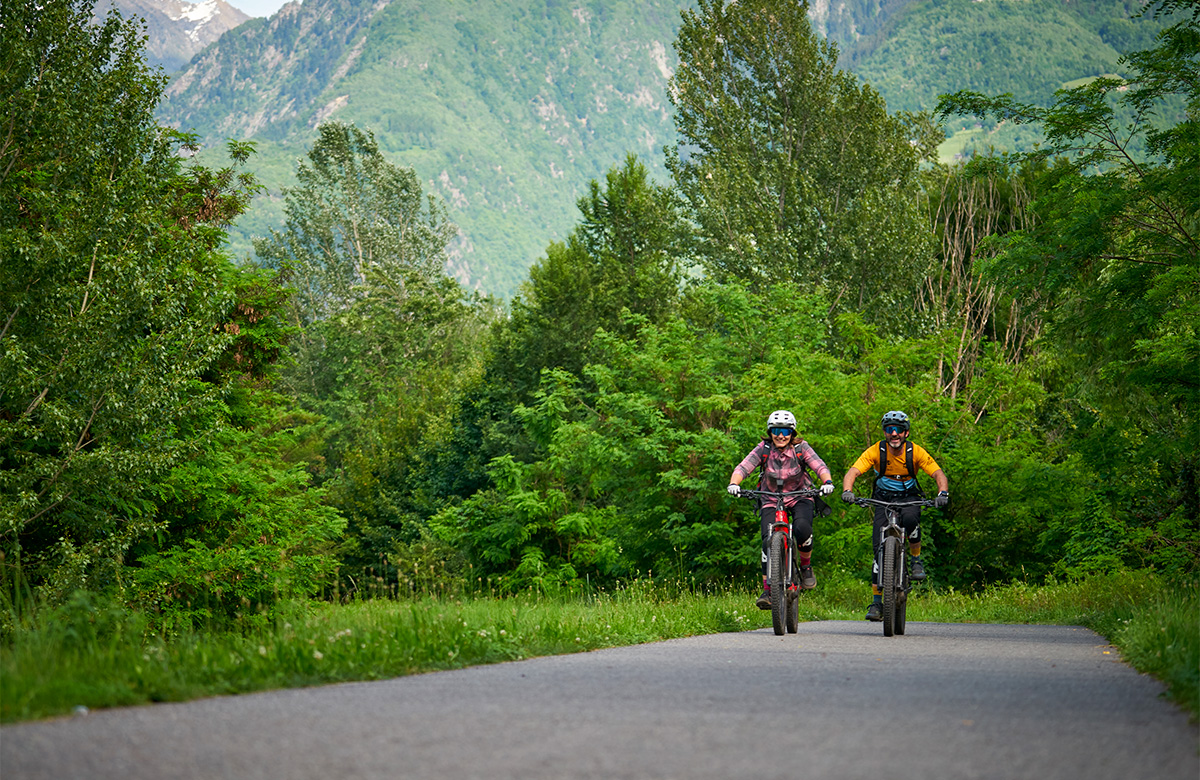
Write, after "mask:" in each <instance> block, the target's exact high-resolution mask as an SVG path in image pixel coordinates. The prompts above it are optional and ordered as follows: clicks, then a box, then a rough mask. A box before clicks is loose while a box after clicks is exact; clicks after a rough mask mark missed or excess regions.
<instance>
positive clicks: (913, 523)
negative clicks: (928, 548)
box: [900, 506, 925, 581]
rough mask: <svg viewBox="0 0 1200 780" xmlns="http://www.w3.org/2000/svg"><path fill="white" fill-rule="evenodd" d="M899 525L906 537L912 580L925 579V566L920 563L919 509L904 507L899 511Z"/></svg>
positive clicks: (916, 507) (917, 507)
mask: <svg viewBox="0 0 1200 780" xmlns="http://www.w3.org/2000/svg"><path fill="white" fill-rule="evenodd" d="M900 525H902V526H904V535H905V536H907V537H908V554H909V555H910V556H912V561H911V563H912V566H911V571H912V578H913V579H914V580H917V581H920V580H923V579H925V564H924V562H922V561H921V507H919V506H906V507H904V509H902V510H900Z"/></svg>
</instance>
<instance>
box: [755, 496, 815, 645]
mask: <svg viewBox="0 0 1200 780" xmlns="http://www.w3.org/2000/svg"><path fill="white" fill-rule="evenodd" d="M820 493H821V491H820V489H819V488H812V489H809V490H790V491H786V492H773V491H767V490H748V489H743V490H742V492H741V496H743V497H745V498H751V499H754V501H755V503H756V504H757V505H759V506H761V503H762V501H764V500H765V499H768V498H771V499H777V500H778V504H777V505H776V507H775V519H774V520H773V521H772V522H771V530H770V534H769V536H768V539H769V542H768V546H767V549H768V551H769V552H768V553H767V582H768V583H769V584H770V589H771V623H772V625H773V627H774V629H775V635H776V636H782V635H783V633H784V631H785V630H786V631H787V633H789V634H794V633H796V631H798V630H799V625H800V603H799V595H800V588H799V585H798V580H799V577H798V576H797V574H798V572H797V569H796V558H795V547H796V543H795V540H794V539H792V524H791V521H790V520H789V519H788V513H787V509H786V508H784V499H785V498H789V497H792V496H799V497H801V498H813V497H815V496H818V495H820Z"/></svg>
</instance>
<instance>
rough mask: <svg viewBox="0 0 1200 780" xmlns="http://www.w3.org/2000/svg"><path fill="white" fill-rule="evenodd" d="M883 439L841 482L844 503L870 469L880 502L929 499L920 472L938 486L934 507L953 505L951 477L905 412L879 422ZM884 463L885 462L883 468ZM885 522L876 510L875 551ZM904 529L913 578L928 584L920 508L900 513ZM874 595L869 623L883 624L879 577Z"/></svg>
mask: <svg viewBox="0 0 1200 780" xmlns="http://www.w3.org/2000/svg"><path fill="white" fill-rule="evenodd" d="M880 423H881V424H882V426H883V434H884V438H883V439H882V440H880V441H878V442H876V443H875V444H873V445H871V446H870V447H868V448H867V449H866V450H865V451H864V452H863V454H862V455H860V456H858V460H856V461H854V465H853V466H851V467H850V470H849V471H847V472H846V476H845V477H843V478H842V500H843V501H845V502H847V503H849V502H851V501H853V500H854V492H853V491H854V481H855V480H856V479H858V476H859V475H860V474H864V473H866V471H867V469H875V472H876V474H878V475H879V476H877V477H876V478H875V485H874V488H873V491H872V494H871V497H872V498H876V499H879V500H880V501H903V500H905V499H913V498H921V497H923V496H924V494H923V493H922V492H921V487H920V486H919V485H918V484H917V470H918V469H920V470H921V471H924V472H925V473H926V474H928V475H929V476H931V477H933V480H934V482H936V483H937V488H938V494H937V496H936V497H935V498H934V503H935V504H936V505H937V506H938V507H939V508H940V507H944V506H945V505H946V503H947V502H948V501H949V500H950V483H949V481H948V480H947V479H946V472H944V471H942V469H941V467H940V466H938V464H937V461H935V460H934V459H933V457H932V456H931V455H930V454H929V453H928V452H927V451H926V450H925V448H924V447H922V446H920V445H918V444H913V443H911V442H909V440H908V434H909V430H910V427H911V426H910V424H909V420H908V415H907V414H905V413H904V412H899V411H892V412H888V413H887V414H885V415H883V419H882V420H880ZM881 460H886V462H885V463H881V462H880V461H881ZM884 522H885V514H884V510H883V507H875V524H874V528H873V529H872V531H871V549H872V550H876V551H878V548H879V541H880V534H881V532H882V529H883V525H884ZM900 524H901V525H902V526H904V532H905V534H907V535H908V551H909V554H910V555H911V556H912V578H913V579H914V580H923V579H925V565H924V563H922V562H921V507H919V506H909V507H904V508H903V509H901V510H900ZM871 590H872V592H873V593H874V596H875V597H874V599H872V601H871V606H870V607H869V608H868V609H867V620H883V609H882V606H881V601H882V592H883V591H882V590H880V588H879V572H877V571H872V573H871Z"/></svg>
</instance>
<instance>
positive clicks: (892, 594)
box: [852, 496, 936, 636]
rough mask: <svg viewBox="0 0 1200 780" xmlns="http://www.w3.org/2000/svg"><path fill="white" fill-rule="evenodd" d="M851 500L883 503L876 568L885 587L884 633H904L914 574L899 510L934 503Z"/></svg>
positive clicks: (870, 499) (869, 499)
mask: <svg viewBox="0 0 1200 780" xmlns="http://www.w3.org/2000/svg"><path fill="white" fill-rule="evenodd" d="M852 503H855V504H858V505H859V506H881V507H883V511H884V515H883V516H884V524H883V528H882V530H881V531H880V535H879V547H878V548H876V550H875V571H876V572H878V573H879V588H880V590H882V591H883V635H884V636H893V635H895V634H901V635H903V634H904V623H905V619H906V617H907V612H908V592H909V591H910V590H912V577H911V576H910V572H909V570H908V555H907V545H906V544H905V543H904V542H905V538H904V528H903V526H901V525H900V510H901V509H903V508H904V507H906V506H919V507H933V506H936V504H934V502H933V501H930V500H929V499H927V498H926V499H921V500H918V501H881V500H879V499H877V498H861V497H858V496H855V498H854V501H853V502H852Z"/></svg>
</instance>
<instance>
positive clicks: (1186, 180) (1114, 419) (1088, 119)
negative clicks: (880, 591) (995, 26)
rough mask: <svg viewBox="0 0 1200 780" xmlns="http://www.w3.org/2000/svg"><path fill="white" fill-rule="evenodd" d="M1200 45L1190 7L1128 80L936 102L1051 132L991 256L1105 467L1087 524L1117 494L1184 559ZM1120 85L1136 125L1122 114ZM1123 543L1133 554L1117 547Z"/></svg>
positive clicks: (1190, 538)
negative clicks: (1174, 114) (1025, 304)
mask: <svg viewBox="0 0 1200 780" xmlns="http://www.w3.org/2000/svg"><path fill="white" fill-rule="evenodd" d="M1173 7H1174V4H1173V3H1155V4H1154V5H1153V6H1151V8H1152V9H1153V10H1154V11H1155V12H1164V11H1169V10H1171V9H1172V8H1173ZM1198 53H1200V20H1198V17H1197V11H1196V10H1195V9H1194V8H1193V9H1192V12H1191V14H1190V15H1188V14H1185V15H1184V18H1182V19H1180V20H1178V21H1177V22H1175V23H1174V24H1172V25H1171V26H1170V27H1168V28H1167V29H1165V30H1164V31H1163V32H1162V33H1161V34H1160V36H1159V37H1158V39H1157V45H1156V46H1155V48H1153V49H1149V50H1146V51H1143V52H1138V53H1136V54H1132V55H1130V56H1128V57H1126V58H1124V59H1123V60H1122V62H1123V64H1124V65H1126V66H1127V67H1128V68H1129V70H1130V71H1131V73H1132V75H1131V77H1130V78H1129V79H1128V80H1127V81H1120V80H1116V79H1098V80H1096V81H1093V82H1091V83H1089V84H1087V85H1084V86H1080V87H1076V88H1074V89H1071V90H1064V91H1062V92H1059V93H1058V94H1057V96H1056V100H1055V102H1054V104H1053V105H1052V106H1050V107H1049V108H1041V107H1038V106H1033V105H1026V104H1023V103H1019V102H1017V101H1015V100H1013V99H1012V98H1011V97H1010V96H1006V95H1002V96H1000V97H996V98H988V97H985V96H982V95H978V94H970V93H958V94H956V95H951V96H946V97H945V98H944V99H943V102H942V105H941V109H940V110H941V112H942V113H943V115H945V114H949V113H972V114H982V113H987V114H991V115H994V116H997V117H1003V118H1006V119H1008V120H1011V121H1015V122H1037V123H1040V124H1041V125H1042V126H1043V127H1044V130H1045V133H1046V137H1047V140H1048V147H1047V148H1046V149H1045V150H1044V151H1039V152H1036V153H1031V154H1029V155H1026V158H1030V159H1034V160H1038V159H1043V158H1045V157H1048V156H1051V155H1060V157H1059V158H1058V159H1057V161H1056V163H1055V165H1053V166H1052V167H1051V168H1050V169H1049V170H1048V171H1046V172H1045V173H1044V174H1043V175H1042V177H1041V180H1040V181H1039V183H1038V189H1039V190H1040V193H1041V194H1040V196H1039V197H1038V198H1037V199H1036V200H1035V202H1034V204H1033V212H1034V223H1033V225H1031V226H1030V227H1027V228H1025V229H1023V230H1017V231H1013V232H1011V233H1009V234H1008V235H1007V236H1005V237H1004V239H1003V240H1002V241H998V242H996V243H995V246H996V247H998V248H999V251H998V253H997V254H996V256H995V257H994V259H991V260H989V261H988V263H987V265H986V267H985V270H986V272H987V274H988V275H989V276H990V278H991V279H993V280H995V281H996V282H997V283H998V284H1001V285H1003V286H1004V287H1005V288H1007V289H1008V290H1009V291H1010V293H1011V294H1013V295H1016V296H1020V297H1023V298H1024V299H1025V300H1027V301H1032V302H1035V303H1036V304H1037V305H1038V306H1039V307H1040V308H1041V309H1042V316H1043V318H1044V320H1045V322H1046V328H1045V333H1046V335H1045V338H1044V339H1043V341H1042V342H1041V344H1040V347H1041V349H1042V350H1043V352H1044V354H1046V355H1047V356H1050V361H1048V364H1049V365H1051V366H1052V371H1051V372H1049V375H1048V376H1047V387H1048V389H1050V391H1051V392H1052V393H1054V394H1055V395H1056V402H1057V403H1058V404H1060V405H1061V406H1062V407H1063V408H1064V409H1065V410H1066V413H1067V419H1068V420H1070V424H1071V427H1070V429H1068V430H1066V431H1063V434H1065V435H1066V436H1068V437H1069V439H1070V445H1069V446H1070V447H1071V449H1073V450H1075V451H1077V452H1079V453H1080V454H1081V455H1082V456H1083V457H1084V460H1085V462H1087V463H1089V464H1092V468H1093V469H1094V470H1096V471H1097V472H1099V473H1100V474H1102V475H1103V480H1102V481H1098V483H1097V485H1096V487H1095V490H1096V491H1097V492H1098V494H1099V495H1100V496H1102V497H1103V498H1102V500H1101V501H1100V503H1098V504H1097V503H1095V502H1094V501H1093V502H1092V503H1090V504H1088V507H1089V508H1088V510H1087V511H1086V512H1085V513H1084V514H1082V515H1078V517H1079V518H1080V519H1081V521H1082V522H1083V523H1084V525H1083V527H1082V529H1081V531H1080V532H1081V533H1083V535H1084V537H1086V538H1089V539H1090V538H1094V536H1095V533H1093V532H1099V533H1101V535H1103V533H1109V531H1103V530H1102V529H1101V527H1103V528H1108V527H1109V522H1108V521H1107V520H1105V519H1104V512H1106V511H1108V510H1107V509H1103V510H1102V508H1103V507H1107V506H1111V507H1115V508H1116V509H1117V510H1118V511H1119V513H1120V519H1119V520H1114V521H1113V522H1118V523H1120V524H1123V525H1124V526H1126V527H1127V528H1128V529H1129V530H1128V531H1127V533H1128V535H1130V536H1131V537H1132V538H1133V540H1134V541H1135V542H1136V544H1137V546H1138V547H1139V548H1140V550H1141V554H1142V555H1148V556H1150V558H1151V559H1155V560H1159V558H1158V556H1159V555H1160V554H1161V555H1162V556H1163V557H1162V559H1161V560H1162V562H1163V563H1164V565H1167V566H1169V567H1171V568H1172V570H1175V571H1178V569H1177V566H1178V565H1179V562H1180V561H1181V560H1183V558H1185V557H1186V556H1181V555H1179V554H1178V547H1179V546H1180V545H1182V546H1183V547H1185V548H1187V549H1189V550H1190V555H1191V557H1192V561H1193V563H1192V564H1190V565H1189V568H1194V562H1195V560H1197V556H1198V555H1200V549H1197V548H1196V547H1195V546H1194V545H1195V542H1196V540H1197V539H1198V538H1200V501H1198V499H1197V490H1196V477H1195V474H1196V472H1197V467H1198V465H1200V463H1198V460H1197V456H1196V453H1195V451H1194V449H1193V448H1192V447H1191V446H1190V444H1189V443H1188V442H1190V440H1191V439H1192V438H1194V434H1195V431H1196V425H1197V419H1198V414H1200V385H1198V384H1197V382H1196V366H1197V365H1198V364H1200V334H1198V333H1197V330H1196V327H1195V325H1196V321H1197V318H1198V315H1200V308H1198V307H1200V263H1198V262H1197V257H1198V248H1200V191H1198V190H1197V189H1196V187H1195V171H1196V170H1197V169H1200V151H1198V150H1200V142H1198V140H1197V139H1198V133H1200V120H1198V118H1197V112H1200V89H1198V87H1197V85H1200V54H1198ZM1113 94H1117V95H1120V97H1119V98H1118V101H1119V103H1120V104H1121V105H1123V106H1124V108H1125V109H1127V110H1129V111H1131V112H1132V113H1133V115H1134V116H1135V119H1136V122H1135V123H1134V124H1131V125H1130V126H1128V127H1121V126H1120V125H1119V124H1118V122H1117V120H1116V119H1115V117H1116V113H1115V109H1114V107H1113V105H1112V103H1111V102H1110V99H1109V98H1110V96H1111V95H1113ZM1172 96H1175V97H1177V98H1182V99H1183V101H1185V102H1186V104H1187V106H1188V115H1187V118H1186V119H1185V120H1184V121H1182V122H1180V123H1178V124H1175V125H1172V126H1170V127H1167V128H1163V127H1159V126H1156V125H1155V124H1154V123H1153V121H1152V120H1153V119H1154V117H1155V114H1156V112H1158V111H1160V110H1161V108H1162V106H1163V105H1164V104H1165V102H1166V101H1168V100H1169V99H1170V98H1171V97H1172ZM1139 136H1141V137H1144V138H1145V140H1146V148H1147V149H1148V150H1149V151H1150V152H1151V154H1152V155H1153V157H1152V159H1151V160H1149V161H1143V160H1139V159H1138V158H1137V157H1136V156H1134V155H1133V154H1132V153H1131V152H1130V145H1131V143H1132V139H1134V138H1137V137H1139ZM1068 399H1070V400H1068ZM1097 523H1099V525H1097ZM1089 529H1090V530H1089ZM1097 529H1101V530H1099V531H1098V530H1097ZM1068 537H1069V538H1072V539H1074V537H1073V536H1070V535H1068ZM1081 543H1082V542H1080V541H1079V540H1078V539H1075V540H1074V541H1072V542H1071V544H1072V545H1074V547H1073V548H1072V549H1073V552H1071V554H1070V555H1068V558H1067V560H1066V561H1065V562H1064V565H1065V566H1067V567H1068V568H1072V567H1073V566H1076V565H1084V564H1083V563H1080V562H1083V561H1087V560H1094V559H1095V558H1096V555H1095V553H1094V552H1090V551H1088V550H1087V549H1079V544H1081ZM1114 555H1115V556H1116V557H1117V558H1124V557H1125V556H1124V555H1123V554H1122V553H1121V552H1120V550H1119V549H1118V550H1116V551H1114ZM1110 563H1111V561H1110ZM1085 568H1086V566H1085Z"/></svg>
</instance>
